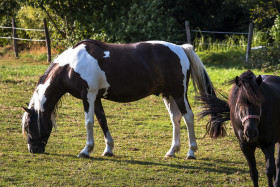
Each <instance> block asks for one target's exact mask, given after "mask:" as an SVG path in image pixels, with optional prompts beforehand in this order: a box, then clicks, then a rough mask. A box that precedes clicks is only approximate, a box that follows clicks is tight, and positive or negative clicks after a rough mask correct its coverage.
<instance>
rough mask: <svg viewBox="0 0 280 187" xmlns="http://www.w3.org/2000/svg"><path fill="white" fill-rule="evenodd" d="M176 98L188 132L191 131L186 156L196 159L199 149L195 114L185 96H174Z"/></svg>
mask: <svg viewBox="0 0 280 187" xmlns="http://www.w3.org/2000/svg"><path fill="white" fill-rule="evenodd" d="M174 100H175V101H176V103H177V106H178V108H179V110H180V111H181V113H182V115H183V118H184V121H185V123H186V125H187V128H188V133H189V151H188V154H187V156H186V158H187V159H195V158H196V157H195V155H194V152H195V151H196V150H197V144H196V139H195V132H194V114H193V111H192V109H191V107H190V105H189V102H188V100H187V98H186V96H184V97H174Z"/></svg>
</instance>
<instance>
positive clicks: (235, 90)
mask: <svg viewBox="0 0 280 187" xmlns="http://www.w3.org/2000/svg"><path fill="white" fill-rule="evenodd" d="M229 83H233V84H234V85H233V87H232V90H231V92H230V97H229V98H230V99H229V105H230V107H231V110H232V109H233V110H234V107H236V104H239V105H241V106H244V105H248V102H249V103H251V104H252V105H254V106H256V107H260V104H261V102H262V100H263V94H262V92H261V90H260V87H259V85H258V83H257V82H256V76H255V75H254V73H253V72H251V71H250V70H248V71H246V72H245V73H243V74H242V75H240V77H236V78H235V79H234V80H231V81H230V82H229Z"/></svg>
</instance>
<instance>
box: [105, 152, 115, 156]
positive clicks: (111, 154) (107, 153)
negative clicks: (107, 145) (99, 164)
mask: <svg viewBox="0 0 280 187" xmlns="http://www.w3.org/2000/svg"><path fill="white" fill-rule="evenodd" d="M102 156H108V157H110V156H114V154H113V153H110V152H106V153H103V154H102Z"/></svg>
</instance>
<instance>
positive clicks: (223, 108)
mask: <svg viewBox="0 0 280 187" xmlns="http://www.w3.org/2000/svg"><path fill="white" fill-rule="evenodd" d="M222 97H223V99H219V98H218V97H216V96H214V95H209V94H206V95H200V96H197V97H196V98H197V99H198V100H199V101H201V102H203V103H204V105H202V108H203V109H202V111H201V112H200V113H199V116H200V119H201V118H203V117H205V116H208V115H211V118H209V121H208V123H207V125H206V130H207V133H208V134H209V135H210V137H211V138H218V137H224V136H225V135H226V127H225V122H226V121H228V120H230V107H229V105H228V102H227V100H228V98H227V97H226V96H224V95H222Z"/></svg>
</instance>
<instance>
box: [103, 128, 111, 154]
mask: <svg viewBox="0 0 280 187" xmlns="http://www.w3.org/2000/svg"><path fill="white" fill-rule="evenodd" d="M105 144H106V147H105V150H104V152H103V154H102V155H103V156H113V155H114V154H113V149H114V140H113V138H112V136H111V134H110V132H109V131H108V132H107V133H106V136H105Z"/></svg>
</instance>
